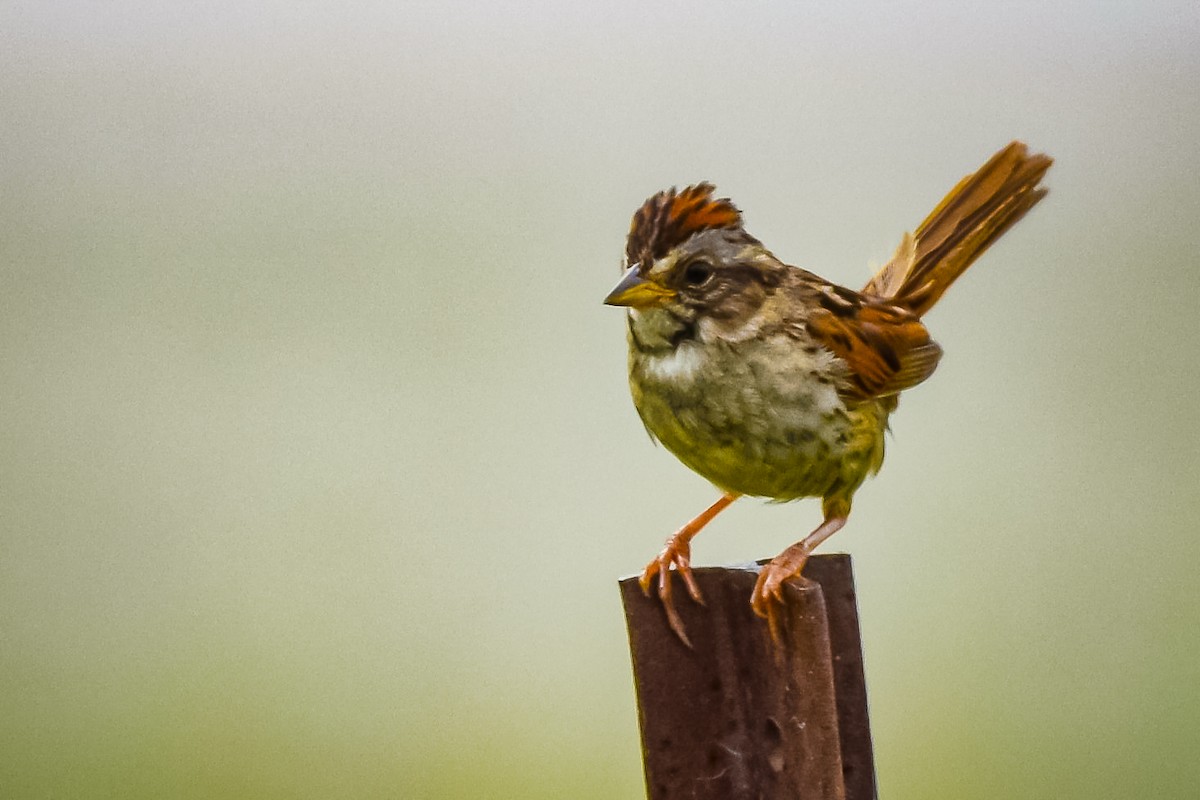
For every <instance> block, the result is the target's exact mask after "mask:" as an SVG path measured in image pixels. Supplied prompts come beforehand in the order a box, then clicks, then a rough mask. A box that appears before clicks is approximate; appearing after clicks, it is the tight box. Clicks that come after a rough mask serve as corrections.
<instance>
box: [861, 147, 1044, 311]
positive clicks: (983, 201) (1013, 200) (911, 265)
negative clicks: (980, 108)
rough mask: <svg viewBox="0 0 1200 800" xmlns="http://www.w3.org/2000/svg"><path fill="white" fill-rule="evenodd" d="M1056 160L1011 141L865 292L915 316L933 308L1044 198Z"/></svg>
mask: <svg viewBox="0 0 1200 800" xmlns="http://www.w3.org/2000/svg"><path fill="white" fill-rule="evenodd" d="M1052 163H1054V162H1053V159H1051V158H1050V157H1049V156H1047V155H1045V154H1043V153H1035V154H1033V155H1029V153H1028V150H1027V148H1026V147H1025V145H1024V144H1023V143H1022V142H1013V143H1012V144H1010V145H1008V146H1007V147H1005V148H1004V149H1003V150H1001V151H1000V152H998V153H996V155H994V156H992V157H991V158H990V159H989V160H988V162H987V163H986V164H984V165H983V166H982V167H980V168H979V170H978V171H976V172H975V173H974V174H971V175H968V176H967V177H965V178H963V179H962V180H961V181H959V183H958V185H957V186H955V187H954V188H953V189H951V190H950V193H949V194H948V195H946V197H945V199H943V200H942V202H941V203H939V204H938V206H937V208H935V209H934V210H933V212H932V213H930V215H929V216H928V217H926V219H925V221H924V222H922V223H921V225H920V226H919V227H918V228H917V230H916V231H915V232H914V233H912V234H905V235H904V239H903V240H902V241H901V243H900V247H899V248H897V250H896V254H895V255H894V256H892V259H891V260H890V261H889V262H888V263H887V264H885V265H884V266H883V268H882V269H880V270H879V272H877V273H876V274H875V276H874V277H873V278H871V280H869V281H868V282H867V285H866V286H865V287H863V293H864V294H869V295H874V296H876V297H886V298H889V299H891V300H892V301H893V302H894V303H896V304H898V305H901V306H903V307H904V308H907V309H908V310H910V311H912V312H913V313H914V314H916V315H917V316H921V315H923V314H924V313H925V312H926V311H928V310H929V309H930V308H932V307H933V304H934V303H936V302H937V301H938V298H940V297H941V296H942V294H943V293H944V292H945V291H946V290H947V289H949V288H950V284H952V283H954V281H955V280H956V279H957V278H958V276H959V275H962V274H963V272H965V271H966V269H967V267H969V266H971V264H972V263H974V261H975V259H977V258H979V256H980V255H982V254H983V251H984V250H987V249H988V247H989V246H991V244H992V242H994V241H996V240H997V239H999V238H1000V236H1001V234H1003V233H1004V232H1005V231H1007V230H1008V229H1009V228H1011V227H1012V226H1013V225H1014V224H1015V223H1016V221H1017V220H1019V219H1020V218H1021V217H1023V216H1025V212H1027V211H1029V209H1031V208H1033V207H1034V206H1035V205H1037V203H1038V201H1039V200H1041V199H1042V198H1043V197H1045V196H1046V189H1045V188H1042V187H1039V186H1038V183H1039V182H1040V181H1041V179H1042V176H1043V175H1045V174H1046V170H1048V169H1049V168H1050V165H1051V164H1052Z"/></svg>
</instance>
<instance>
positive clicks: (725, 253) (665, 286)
mask: <svg viewBox="0 0 1200 800" xmlns="http://www.w3.org/2000/svg"><path fill="white" fill-rule="evenodd" d="M713 191H714V187H713V186H712V184H709V183H698V184H696V185H694V186H689V187H687V188H686V189H683V190H682V191H680V190H676V189H674V188H672V189H669V190H666V191H662V192H659V193H658V194H656V195H654V196H653V197H651V198H650V199H648V200H647V201H646V202H645V203H643V204H642V207H641V208H639V209H638V210H637V213H635V214H634V215H633V222H632V223H631V225H630V228H629V239H628V241H627V243H626V246H625V272H624V274H623V275H622V276H621V280H620V281H619V282H618V283H617V285H616V286H615V287H614V288H613V290H612V291H611V292H609V294H608V296H607V297H605V298H604V302H605V303H607V304H608V305H612V306H628V307H629V308H631V309H633V313H634V315H635V317H636V316H641V314H640V313H639V312H641V313H645V312H653V311H655V310H661V311H663V312H665V314H666V315H669V317H670V318H671V319H673V320H674V321H675V322H676V323H678V324H679V325H691V326H694V325H695V324H696V322H697V321H698V320H700V319H703V318H705V317H711V318H714V319H727V320H730V321H732V320H733V319H734V318H735V317H742V316H744V315H746V314H748V313H750V312H752V311H753V310H754V309H755V308H757V307H758V305H760V304H761V302H762V301H763V299H765V297H766V296H767V295H768V294H769V293H770V291H771V290H773V289H774V287H775V286H776V285H778V282H779V268H780V267H781V266H782V265H780V263H779V262H778V261H777V260H776V259H775V258H774V256H772V255H771V254H770V253H769V252H768V251H767V250H766V248H764V247H763V246H762V243H761V242H759V241H758V239H756V238H754V237H753V236H751V235H750V234H749V233H747V232H746V229H745V228H744V227H743V226H742V214H741V212H740V211H739V210H738V209H737V207H736V206H735V205H734V204H733V203H732V202H731V201H730V200H729V199H728V198H719V199H718V198H714V197H713ZM652 316H658V315H653V314H652Z"/></svg>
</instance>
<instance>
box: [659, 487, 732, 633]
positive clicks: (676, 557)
mask: <svg viewBox="0 0 1200 800" xmlns="http://www.w3.org/2000/svg"><path fill="white" fill-rule="evenodd" d="M737 498H738V496H737V495H736V494H733V493H731V492H727V493H725V494H723V495H721V498H720V499H719V500H717V502H715V503H713V504H712V505H711V506H709V507H708V508H707V509H705V510H704V511H703V512H701V514H700V515H699V516H697V517H696V518H695V519H693V520H692V521H691V522H689V523H688V524H686V525H684V526H683V527H682V528H680V529H679V530H677V531H676V532H675V534H674V535H673V536H672V537H671V538H670V539H667V543H666V544H665V545H664V546H663V549H662V552H661V553H659V554H658V556H657V557H656V558H655V559H654V560H653V561H651V562H650V563H649V564H647V565H646V568H645V569H644V570H642V576H641V577H640V578H638V585H639V586H641V587H642V593H643V594H645V595H646V596H647V597H649V596H650V585H651V584H652V583H653V582H654V578H655V576H657V577H658V599H659V600H661V601H662V604H663V610H664V611H666V614H667V624H668V625H670V626H671V630H673V631H674V632H675V635H676V636H678V637H679V639H680V641H682V642H683V643H684V644H685V645H687V646H688V647H691V646H692V642H691V640H690V639H688V637H687V633H686V632H685V631H684V629H683V620H681V619H680V618H679V612H678V611H676V610H675V601H674V599H673V598H672V594H671V572H672V571H675V572H678V573H679V576H680V577H681V578H683V583H684V585H685V586H686V587H687V591H688V595H689V596H690V597H691V598H692V600H693V601H695V602H696V603H698V604H700V605H704V597H703V596H702V595H701V594H700V584H698V583H697V582H696V576H695V575H693V574H692V546H691V541H692V537H693V536H695V535H696V534H697V533H699V532H700V529H701V528H703V527H704V526H705V525H707V524H708V523H709V521H711V520H712V518H713V517H715V516H716V515H717V514H719V513H720V512H721V511H722V509H724V508H725V507H726V506H728V505H729V504H730V503H732V502H733V501H734V500H736V499H737Z"/></svg>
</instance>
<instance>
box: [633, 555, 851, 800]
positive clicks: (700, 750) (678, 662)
mask: <svg viewBox="0 0 1200 800" xmlns="http://www.w3.org/2000/svg"><path fill="white" fill-rule="evenodd" d="M695 574H696V579H697V581H698V583H699V585H700V590H701V592H702V593H703V595H704V598H705V602H706V605H704V606H699V605H697V604H695V603H692V602H691V600H690V599H688V598H687V596H686V594H685V593H683V592H680V593H679V595H680V596H679V599H678V603H677V607H678V610H679V613H680V616H681V618H682V620H683V624H684V626H685V627H686V629H687V631H688V636H689V638H690V639H691V641H692V643H693V645H694V648H693V649H688V648H687V647H686V646H685V645H684V644H683V643H682V642H681V641H680V640H679V638H678V637H677V636H675V634H674V633H673V632H672V631H671V629H670V628H669V627H668V626H667V623H666V618H665V616H664V614H663V610H662V607H661V604H660V603H659V600H658V599H657V597H650V598H647V597H646V596H645V595H643V594H642V591H641V588H640V587H639V586H638V583H637V580H636V579H635V578H628V579H626V580H623V581H621V596H622V599H623V601H624V604H625V615H626V620H627V622H628V625H629V639H630V650H631V653H632V656H633V671H634V681H635V683H636V686H637V696H638V718H639V722H640V725H641V731H642V754H643V758H644V760H645V772H646V786H647V792H648V795H649V797H650V799H651V800H678V799H679V798H696V799H697V800H705V799H707V798H711V799H712V800H743V799H744V800H784V798H787V800H874V799H875V774H874V763H873V757H872V752H871V737H870V728H869V724H868V719H867V707H866V683H865V681H864V679H863V670H862V650H861V643H860V638H859V633H858V617H857V608H856V603H855V597H854V579H853V574H852V572H851V567H850V558H849V556H846V555H830V556H814V557H812V558H811V559H809V562H808V565H807V566H806V567H805V570H804V577H805V578H806V579H807V580H800V581H789V582H788V583H787V584H785V586H784V596H785V600H786V604H785V609H784V615H783V622H784V624H783V625H782V640H783V641H781V642H780V643H779V644H778V645H777V644H776V643H774V642H772V641H771V636H770V632H769V631H768V629H767V625H766V623H765V622H764V621H763V620H761V619H759V618H757V617H756V616H754V614H753V612H752V611H751V610H750V602H749V601H750V591H751V589H752V588H753V587H754V582H755V580H756V578H757V573H756V571H755V570H753V569H748V568H747V569H733V568H699V569H697V570H696V571H695Z"/></svg>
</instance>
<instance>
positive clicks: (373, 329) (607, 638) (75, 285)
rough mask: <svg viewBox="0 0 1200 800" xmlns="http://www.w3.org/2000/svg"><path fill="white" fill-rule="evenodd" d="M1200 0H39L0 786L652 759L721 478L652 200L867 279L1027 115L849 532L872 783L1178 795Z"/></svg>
mask: <svg viewBox="0 0 1200 800" xmlns="http://www.w3.org/2000/svg"><path fill="white" fill-rule="evenodd" d="M1197 9H1198V7H1197V5H1196V4H1195V3H1194V2H1191V0H1187V1H1180V2H1158V3H1155V2H1149V3H1147V2H1132V1H1131V2H1123V3H1122V2H1110V3H1099V2H1097V3H1067V4H1054V5H1053V7H1052V8H1049V7H1046V6H1045V4H1043V3H1041V2H1037V3H1033V2H1029V3H1017V4H1010V3H1005V4H997V3H959V2H938V3H922V4H905V3H879V4H875V5H864V4H853V3H852V4H843V5H840V6H836V7H835V6H834V5H833V4H808V3H806V4H792V3H777V4H753V5H746V6H738V5H735V4H724V3H712V4H708V5H695V4H690V3H680V2H676V3H669V4H662V5H659V4H650V3H639V2H617V3H603V4H601V3H597V4H590V5H588V6H586V7H584V6H583V5H582V4H553V3H549V2H534V3H520V4H516V5H508V6H504V7H500V4H483V3H480V4H467V3H454V2H450V3H445V2H438V3H433V2H429V3H412V2H401V3H378V4H361V3H350V4H337V3H332V2H329V3H290V2H288V3H285V2H274V3H264V4H255V5H254V7H253V8H243V7H242V4H238V3H232V2H221V3H209V4H199V5H197V7H195V8H187V7H184V6H182V5H181V4H180V5H176V4H162V3H149V2H143V3H137V2H127V1H124V0H123V1H122V2H116V3H104V4H101V3H84V2H77V3H61V2H38V3H34V2H14V3H6V4H4V5H3V6H2V7H0V142H2V145H3V146H2V149H0V414H2V425H0V436H2V437H3V441H2V443H0V796H2V797H4V798H109V797H112V798H234V797H253V798H331V797H346V798H375V797H378V798H522V799H523V800H535V799H537V798H578V799H580V800H588V799H589V798H635V797H639V796H641V793H642V777H641V765H640V758H639V750H638V742H637V727H636V716H635V710H634V702H633V697H632V682H631V677H630V673H629V665H628V656H627V651H626V639H625V633H624V628H623V620H622V616H621V610H620V605H619V601H618V595H617V591H616V585H615V582H616V580H617V578H618V577H620V576H624V575H628V574H630V573H633V572H635V571H637V570H639V569H640V568H641V567H642V565H643V564H644V563H645V562H646V561H647V560H648V559H649V558H650V557H651V556H652V555H653V554H654V553H655V552H656V551H657V549H658V547H659V545H660V543H661V541H662V539H663V538H664V537H665V536H666V535H667V534H668V533H669V532H670V531H672V530H673V529H674V528H675V527H676V526H677V525H679V524H680V523H681V522H683V521H684V520H685V519H686V518H688V517H690V516H691V515H692V514H694V513H696V512H697V511H699V510H700V509H701V508H703V507H704V506H705V505H706V504H708V503H709V502H710V501H711V500H712V499H713V497H714V493H713V490H712V489H711V487H708V486H707V485H706V484H705V483H704V482H703V481H702V480H701V479H699V478H697V477H696V476H694V475H692V474H690V473H689V472H688V471H687V470H686V469H684V468H683V467H681V466H680V465H678V464H677V463H676V462H675V461H674V459H673V458H672V457H671V456H670V455H669V454H667V453H666V452H664V451H663V450H661V449H660V448H655V447H653V446H651V444H650V442H649V441H648V440H647V438H646V436H645V433H644V432H643V430H642V427H641V425H640V423H639V422H638V420H637V417H636V415H635V413H634V411H633V408H632V406H631V404H630V402H629V398H628V393H627V389H626V386H625V377H624V369H625V343H624V331H623V322H622V317H621V312H620V311H618V310H616V309H611V308H606V307H604V306H602V305H601V304H600V299H601V298H602V297H603V296H604V294H605V293H606V292H607V291H608V289H609V288H610V287H611V285H612V284H613V282H615V280H616V278H617V275H618V267H619V261H620V257H621V252H622V246H623V238H624V235H625V232H626V230H627V225H628V220H629V216H630V214H631V213H632V212H633V211H634V209H635V208H636V207H637V205H638V204H639V203H640V202H641V201H642V200H643V199H644V198H645V197H646V196H647V195H649V194H650V193H652V192H654V191H657V190H658V189H660V188H664V187H666V186H669V185H672V184H684V183H689V182H693V181H696V180H701V179H709V180H712V181H715V182H716V183H717V185H718V188H719V191H720V192H721V193H722V194H723V195H725V194H727V195H729V196H731V197H733V198H734V199H735V200H736V201H737V202H738V204H739V205H740V206H741V207H742V208H743V209H744V211H745V214H746V221H747V225H748V228H749V229H750V231H751V232H752V233H754V234H756V235H757V236H759V237H760V238H762V239H763V240H764V241H765V242H766V243H767V244H768V245H769V246H770V247H772V249H773V250H774V251H775V252H776V253H777V254H778V255H779V256H780V257H782V258H783V259H784V260H787V261H789V262H791V263H796V264H800V265H803V266H805V267H809V268H811V269H814V270H816V271H818V272H820V273H822V274H823V275H826V276H828V277H830V278H832V279H834V280H837V281H839V282H842V283H846V284H849V285H852V286H857V285H860V284H861V283H862V282H863V281H864V280H865V278H866V277H867V275H868V274H869V268H870V265H871V264H878V263H881V262H882V261H883V260H884V259H885V258H886V257H887V256H888V255H889V254H890V252H891V250H892V248H893V247H894V246H895V244H896V242H897V241H898V239H899V236H900V234H901V232H902V231H904V230H905V229H907V228H910V227H912V226H914V225H915V224H916V223H917V222H919V221H920V219H921V218H922V217H923V216H924V214H925V213H926V212H927V211H928V210H929V209H930V208H931V207H932V206H933V204H934V203H936V202H937V201H938V200H939V199H940V198H941V196H942V194H943V193H944V192H945V191H946V190H948V189H949V188H950V187H951V186H952V185H953V184H954V182H955V181H956V180H958V178H959V177H961V176H962V175H963V174H965V173H966V172H968V171H970V170H972V169H974V168H975V167H976V166H978V165H979V164H980V163H982V162H983V160H984V159H985V158H987V157H988V156H989V155H990V154H991V153H992V152H993V151H994V150H995V149H997V148H999V147H1000V146H1002V145H1003V144H1005V143H1006V142H1007V141H1009V140H1010V139H1012V138H1017V137H1019V138H1023V139H1025V140H1027V141H1028V142H1030V143H1031V145H1032V146H1033V147H1035V148H1036V149H1041V150H1046V151H1047V152H1049V153H1051V154H1052V155H1054V156H1055V157H1056V159H1057V163H1056V165H1055V166H1054V168H1053V169H1052V170H1051V173H1050V175H1049V179H1048V183H1049V185H1050V186H1051V189H1052V191H1051V194H1050V196H1049V197H1048V199H1047V200H1046V201H1045V202H1044V203H1043V204H1042V205H1041V206H1039V207H1038V208H1037V209H1036V211H1035V212H1034V213H1033V214H1031V215H1030V216H1029V217H1028V218H1026V220H1025V221H1023V222H1022V223H1021V224H1020V225H1019V226H1018V227H1017V228H1016V229H1014V230H1013V231H1012V232H1011V233H1010V234H1009V235H1008V236H1007V237H1006V238H1005V239H1004V240H1003V241H1002V242H1001V243H1000V244H999V245H998V246H996V247H995V248H994V250H992V251H991V252H989V253H988V254H987V256H986V257H985V258H984V259H983V260H982V261H981V262H979V263H978V264H977V266H976V267H974V268H973V269H972V272H971V274H970V275H968V276H967V277H966V279H964V281H963V282H962V283H961V284H959V285H958V286H956V287H955V289H954V290H953V291H952V292H951V293H950V294H949V295H948V297H947V298H946V299H945V300H944V302H943V304H942V305H941V306H939V307H938V308H937V309H936V310H935V311H934V312H933V313H932V314H931V315H930V317H929V318H928V322H929V325H930V327H931V328H932V330H933V332H934V334H935V336H936V337H937V338H938V339H939V340H940V342H941V343H942V344H943V345H944V347H945V349H946V357H945V359H944V360H943V362H942V366H941V368H940V369H939V371H938V374H937V375H936V376H935V377H934V378H933V379H932V380H931V381H930V382H929V383H928V384H926V385H924V386H922V387H920V388H918V389H916V390H914V391H912V392H910V393H908V394H906V395H905V398H904V400H903V402H902V403H901V407H900V411H899V413H898V414H897V415H896V416H895V417H894V418H893V431H894V434H895V435H894V438H893V440H892V442H891V443H890V451H889V456H888V461H887V463H886V464H885V466H884V470H883V472H882V474H881V475H880V476H879V477H878V478H877V479H875V480H873V481H871V482H869V483H868V484H867V485H866V486H865V487H864V488H863V489H862V490H861V491H860V493H859V495H858V498H857V504H856V506H855V513H854V515H853V518H852V520H851V523H850V525H849V526H848V528H847V529H846V530H845V531H844V532H842V533H840V534H839V535H838V536H836V537H835V538H834V540H833V542H832V543H831V545H832V549H845V550H848V551H850V552H852V553H853V554H854V558H855V566H856V570H857V576H858V581H859V587H860V598H859V600H860V610H861V614H862V621H863V631H864V635H865V643H866V664H867V677H868V683H869V688H870V695H871V710H872V715H873V727H874V735H875V741H876V747H877V758H878V775H879V782H880V786H881V789H882V792H883V795H884V796H885V797H887V798H890V799H891V800H906V799H911V800H918V799H923V798H931V797H952V798H959V799H960V800H973V799H975V798H980V799H982V798H996V799H997V800H999V799H1000V798H1004V799H1008V798H1081V799H1082V798H1087V799H1088V800H1096V799H1097V798H1127V797H1146V798H1156V799H1157V798H1191V797H1194V796H1195V791H1196V787H1197V785H1200V758H1198V757H1197V755H1196V753H1197V748H1198V745H1200V733H1198V732H1197V728H1198V724H1200V592H1197V589H1196V575H1197V569H1198V567H1200V537H1198V536H1197V534H1198V533H1200V527H1198V519H1200V500H1198V496H1197V489H1198V487H1200V435H1198V434H1197V422H1196V406H1197V401H1196V397H1197V394H1198V393H1200V358H1198V354H1197V346H1198V344H1200V321H1198V317H1197V308H1198V307H1200V306H1198V302H1200V144H1198V142H1200V88H1198V87H1200V11H1198V10H1197ZM817 506H818V504H817V503H814V502H802V503H798V504H794V505H789V506H770V505H765V504H762V503H759V502H757V501H743V502H742V503H739V504H738V505H737V506H735V507H734V508H733V509H731V510H730V511H729V512H727V514H726V515H725V516H724V517H722V518H721V519H720V520H718V521H717V522H716V523H714V524H713V525H712V526H711V529H710V530H708V531H706V532H705V534H704V535H703V536H702V537H701V538H700V539H699V540H698V542H697V545H696V549H695V556H696V559H697V561H698V562H699V563H702V564H716V563H727V562H744V561H747V560H749V559H751V558H756V557H764V556H769V555H772V554H774V553H775V552H777V551H778V550H780V549H782V548H783V547H784V546H786V545H787V544H789V543H791V542H792V541H794V540H795V539H797V538H798V537H799V536H800V535H802V534H803V533H805V532H807V531H808V530H809V529H810V528H811V527H812V526H814V525H815V524H816V522H817V521H818V517H819V510H818V508H817ZM826 549H831V548H830V547H829V546H827V547H826Z"/></svg>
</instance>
